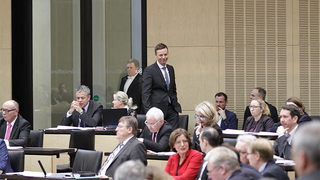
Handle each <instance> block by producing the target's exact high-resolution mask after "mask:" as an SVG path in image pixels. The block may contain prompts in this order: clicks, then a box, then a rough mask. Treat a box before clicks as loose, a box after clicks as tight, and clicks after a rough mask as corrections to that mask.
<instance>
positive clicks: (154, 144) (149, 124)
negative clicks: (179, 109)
mask: <svg viewBox="0 0 320 180" xmlns="http://www.w3.org/2000/svg"><path fill="white" fill-rule="evenodd" d="M163 116H164V115H163V112H162V111H161V110H160V109H158V108H156V107H153V108H151V109H150V110H149V111H148V112H147V114H146V117H147V120H146V121H145V124H146V126H145V127H144V129H143V131H142V133H141V135H140V138H138V140H139V141H140V142H142V143H143V144H144V145H145V146H146V147H147V149H149V150H152V151H155V152H163V151H169V150H170V147H169V137H170V134H171V133H172V131H173V127H172V126H171V125H170V124H169V123H168V122H167V121H165V120H163Z"/></svg>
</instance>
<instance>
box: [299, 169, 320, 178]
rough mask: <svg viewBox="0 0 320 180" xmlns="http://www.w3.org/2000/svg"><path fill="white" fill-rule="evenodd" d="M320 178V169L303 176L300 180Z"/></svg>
mask: <svg viewBox="0 0 320 180" xmlns="http://www.w3.org/2000/svg"><path fill="white" fill-rule="evenodd" d="M319 178H320V169H319V168H318V169H315V170H313V171H312V172H310V173H309V174H306V175H303V176H301V177H300V178H298V180H319Z"/></svg>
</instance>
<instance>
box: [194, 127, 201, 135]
mask: <svg viewBox="0 0 320 180" xmlns="http://www.w3.org/2000/svg"><path fill="white" fill-rule="evenodd" d="M194 129H196V135H197V136H199V135H200V133H201V130H202V127H201V125H200V124H199V125H198V126H196V127H195V128H194Z"/></svg>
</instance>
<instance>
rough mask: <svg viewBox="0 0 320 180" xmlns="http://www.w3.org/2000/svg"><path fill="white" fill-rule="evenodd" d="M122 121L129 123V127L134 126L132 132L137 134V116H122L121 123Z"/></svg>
mask: <svg viewBox="0 0 320 180" xmlns="http://www.w3.org/2000/svg"><path fill="white" fill-rule="evenodd" d="M120 122H125V123H126V124H127V126H128V127H132V133H133V135H135V136H136V135H137V133H138V121H137V119H136V118H135V117H133V116H122V117H121V118H120V119H119V123H120Z"/></svg>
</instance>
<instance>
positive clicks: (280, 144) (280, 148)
mask: <svg viewBox="0 0 320 180" xmlns="http://www.w3.org/2000/svg"><path fill="white" fill-rule="evenodd" d="M273 148H274V154H275V155H277V156H280V157H282V158H284V159H291V145H290V144H289V143H288V141H287V139H286V137H285V135H283V136H281V137H278V138H277V139H276V141H275V142H274V144H273Z"/></svg>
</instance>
